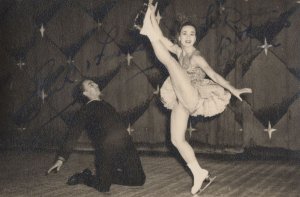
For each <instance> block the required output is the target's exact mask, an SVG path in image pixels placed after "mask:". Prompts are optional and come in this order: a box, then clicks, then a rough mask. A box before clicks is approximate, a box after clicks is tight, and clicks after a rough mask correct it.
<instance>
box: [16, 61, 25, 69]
mask: <svg viewBox="0 0 300 197" xmlns="http://www.w3.org/2000/svg"><path fill="white" fill-rule="evenodd" d="M25 65H26V64H25V62H22V60H21V59H20V61H19V62H18V63H17V66H18V67H19V68H20V70H22V68H23V66H25Z"/></svg>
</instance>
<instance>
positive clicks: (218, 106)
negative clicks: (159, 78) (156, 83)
mask: <svg viewBox="0 0 300 197" xmlns="http://www.w3.org/2000/svg"><path fill="white" fill-rule="evenodd" d="M192 84H193V86H194V87H195V89H196V90H197V91H198V93H199V101H198V104H197V107H196V109H195V111H194V112H193V113H192V114H191V116H198V115H202V116H204V117H211V116H214V115H217V114H219V113H222V112H223V111H224V110H225V108H226V106H227V105H228V104H229V101H230V97H231V94H230V93H229V92H228V91H227V90H225V89H224V88H223V87H222V86H220V85H218V84H217V83H215V82H213V81H212V80H209V79H201V80H197V81H196V82H193V83H192ZM160 96H161V100H162V102H163V104H164V106H165V107H166V108H168V109H173V108H174V106H175V105H176V104H177V103H178V98H177V96H176V94H175V91H174V89H173V85H172V82H171V80H170V77H168V78H167V79H166V81H165V82H164V84H163V86H162V87H161V89H160Z"/></svg>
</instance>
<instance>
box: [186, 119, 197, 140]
mask: <svg viewBox="0 0 300 197" xmlns="http://www.w3.org/2000/svg"><path fill="white" fill-rule="evenodd" d="M196 130H197V129H195V128H193V127H192V123H191V122H190V124H189V127H188V128H187V131H188V132H189V134H190V138H191V137H192V134H193V131H196Z"/></svg>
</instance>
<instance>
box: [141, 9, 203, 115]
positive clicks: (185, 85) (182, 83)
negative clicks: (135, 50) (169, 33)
mask: <svg viewBox="0 0 300 197" xmlns="http://www.w3.org/2000/svg"><path fill="white" fill-rule="evenodd" d="M150 12H151V11H150V9H149V8H148V9H147V12H146V14H145V19H144V24H143V27H142V29H141V32H140V33H141V34H143V35H146V36H147V37H148V38H149V40H150V42H151V45H152V47H153V49H154V53H155V55H156V57H157V58H158V60H159V61H161V62H162V63H163V64H164V65H165V67H166V68H167V70H168V71H169V74H170V78H171V81H172V84H173V88H174V90H175V93H176V95H177V97H178V99H179V100H180V102H181V103H182V104H183V105H184V106H185V107H186V108H187V109H188V110H189V112H190V113H191V112H193V111H194V110H195V107H196V105H197V104H198V92H197V91H196V90H195V88H194V87H193V86H192V84H191V80H190V78H189V76H188V75H187V73H186V71H185V70H184V69H183V68H182V67H181V66H180V64H179V63H178V62H177V61H176V60H175V58H173V57H172V56H171V54H170V53H169V51H168V50H167V49H166V47H165V46H164V45H163V44H162V43H161V42H160V41H159V35H158V34H157V33H156V32H155V30H154V29H153V27H152V23H151V19H150Z"/></svg>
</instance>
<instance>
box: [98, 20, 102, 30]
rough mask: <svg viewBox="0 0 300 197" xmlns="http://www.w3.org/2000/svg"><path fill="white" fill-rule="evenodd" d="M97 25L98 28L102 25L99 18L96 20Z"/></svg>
mask: <svg viewBox="0 0 300 197" xmlns="http://www.w3.org/2000/svg"><path fill="white" fill-rule="evenodd" d="M97 26H98V28H100V27H101V26H102V23H101V21H100V20H99V19H98V20H97Z"/></svg>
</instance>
